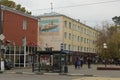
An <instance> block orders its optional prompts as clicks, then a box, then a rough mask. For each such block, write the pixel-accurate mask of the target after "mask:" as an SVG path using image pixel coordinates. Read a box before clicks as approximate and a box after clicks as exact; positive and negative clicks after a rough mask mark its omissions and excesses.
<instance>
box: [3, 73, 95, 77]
mask: <svg viewBox="0 0 120 80" xmlns="http://www.w3.org/2000/svg"><path fill="white" fill-rule="evenodd" d="M3 73H4V72H3ZM5 73H8V74H26V75H52V76H53V75H54V76H56V75H63V76H85V77H96V76H95V75H92V74H70V73H44V72H5Z"/></svg>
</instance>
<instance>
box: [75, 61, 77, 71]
mask: <svg viewBox="0 0 120 80" xmlns="http://www.w3.org/2000/svg"><path fill="white" fill-rule="evenodd" d="M74 66H75V69H77V60H76V61H75V63H74Z"/></svg>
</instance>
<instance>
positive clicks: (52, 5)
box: [51, 2, 53, 13]
mask: <svg viewBox="0 0 120 80" xmlns="http://www.w3.org/2000/svg"><path fill="white" fill-rule="evenodd" d="M52 12H53V3H52V2H51V13H52Z"/></svg>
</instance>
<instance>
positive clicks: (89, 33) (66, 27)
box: [38, 13, 98, 55]
mask: <svg viewBox="0 0 120 80" xmlns="http://www.w3.org/2000/svg"><path fill="white" fill-rule="evenodd" d="M39 18H40V19H39V42H38V44H39V45H41V49H42V50H45V49H46V48H52V50H58V51H60V49H61V43H62V44H63V45H64V51H66V53H75V54H76V55H77V54H78V55H79V54H88V53H90V54H95V53H97V48H96V44H95V41H96V40H97V35H98V31H97V30H95V29H93V28H91V27H89V26H87V25H85V24H83V23H81V22H79V21H77V20H74V19H72V18H70V17H68V16H65V15H62V14H57V13H49V14H44V15H42V16H39Z"/></svg>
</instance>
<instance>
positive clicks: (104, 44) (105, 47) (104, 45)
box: [103, 43, 107, 67]
mask: <svg viewBox="0 0 120 80" xmlns="http://www.w3.org/2000/svg"><path fill="white" fill-rule="evenodd" d="M103 48H104V51H105V56H106V49H107V44H106V43H103ZM104 64H105V67H107V63H106V58H105V63H104Z"/></svg>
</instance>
